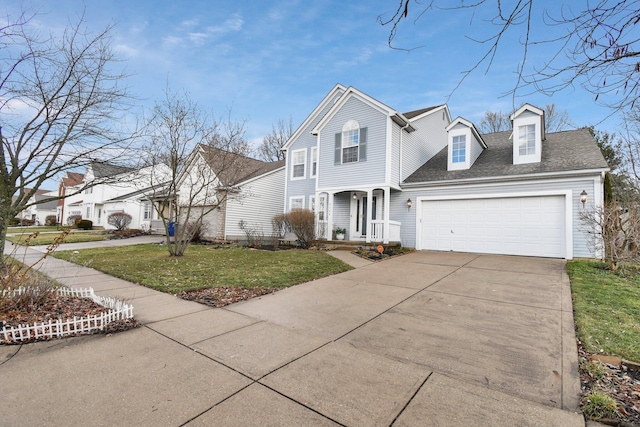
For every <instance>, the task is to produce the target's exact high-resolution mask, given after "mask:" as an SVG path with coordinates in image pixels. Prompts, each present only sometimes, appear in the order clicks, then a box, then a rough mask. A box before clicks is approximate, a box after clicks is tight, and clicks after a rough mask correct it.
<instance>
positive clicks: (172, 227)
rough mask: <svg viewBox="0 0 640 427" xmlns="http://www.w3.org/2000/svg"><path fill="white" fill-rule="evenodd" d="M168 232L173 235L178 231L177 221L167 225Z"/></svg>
mask: <svg viewBox="0 0 640 427" xmlns="http://www.w3.org/2000/svg"><path fill="white" fill-rule="evenodd" d="M167 232H168V233H169V236H170V237H173V235H174V234H175V233H176V223H175V222H173V221H171V222H170V223H169V227H167Z"/></svg>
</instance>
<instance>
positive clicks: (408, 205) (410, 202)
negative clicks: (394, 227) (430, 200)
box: [407, 199, 413, 209]
mask: <svg viewBox="0 0 640 427" xmlns="http://www.w3.org/2000/svg"><path fill="white" fill-rule="evenodd" d="M411 206H413V202H412V201H411V199H407V209H411Z"/></svg>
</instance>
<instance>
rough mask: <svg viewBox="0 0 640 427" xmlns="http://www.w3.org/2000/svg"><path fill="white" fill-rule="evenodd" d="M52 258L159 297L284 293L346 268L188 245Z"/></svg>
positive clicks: (304, 258) (302, 256)
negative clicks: (255, 290) (244, 290)
mask: <svg viewBox="0 0 640 427" xmlns="http://www.w3.org/2000/svg"><path fill="white" fill-rule="evenodd" d="M54 256H56V257H58V258H62V259H65V260H68V261H72V262H75V263H77V264H81V265H86V266H88V267H92V268H95V269H97V270H100V271H103V272H105V273H107V274H110V275H112V276H115V277H119V278H122V279H125V280H129V281H131V282H135V283H140V284H142V285H144V286H147V287H150V288H153V289H157V290H160V291H163V292H169V293H173V294H175V293H178V292H180V291H190V290H197V289H204V288H212V287H218V286H229V287H253V286H264V287H269V288H285V287H288V286H293V285H296V284H298V283H303V282H307V281H310V280H313V279H318V278H320V277H325V276H328V275H331V274H336V273H341V272H343V271H347V270H350V269H351V267H350V266H348V265H347V264H344V263H343V262H342V261H339V260H337V259H336V258H334V257H332V256H331V255H327V254H326V253H324V252H319V251H303V250H286V251H276V252H272V251H258V250H251V249H244V248H230V249H229V248H227V249H216V248H214V247H213V246H200V245H192V246H190V247H189V248H188V249H187V252H186V254H185V255H184V256H183V257H175V258H173V257H170V256H169V254H168V252H167V248H166V247H164V246H161V245H134V246H124V247H118V248H100V249H84V250H81V251H79V253H77V254H74V253H73V252H71V251H62V252H56V253H54Z"/></svg>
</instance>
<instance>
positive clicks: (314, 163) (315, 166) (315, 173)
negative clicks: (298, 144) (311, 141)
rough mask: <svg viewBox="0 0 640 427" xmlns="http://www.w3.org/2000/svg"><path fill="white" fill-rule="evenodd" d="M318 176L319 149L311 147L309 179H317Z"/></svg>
mask: <svg viewBox="0 0 640 427" xmlns="http://www.w3.org/2000/svg"><path fill="white" fill-rule="evenodd" d="M314 169H315V171H314ZM316 176H318V147H311V168H310V170H309V177H310V178H315V177H316Z"/></svg>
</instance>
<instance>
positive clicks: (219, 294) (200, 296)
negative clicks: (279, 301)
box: [177, 286, 278, 308]
mask: <svg viewBox="0 0 640 427" xmlns="http://www.w3.org/2000/svg"><path fill="white" fill-rule="evenodd" d="M277 290H278V289H276V288H263V287H260V286H256V287H253V288H233V287H218V288H209V289H200V290H198V291H184V292H180V293H179V294H178V295H177V296H178V297H180V298H182V299H185V300H188V301H195V302H199V303H200V304H205V305H208V306H210V307H216V308H219V307H224V306H225V305H229V304H233V303H236V302H239V301H244V300H248V299H251V298H255V297H259V296H262V295H267V294H270V293H273V292H275V291H277Z"/></svg>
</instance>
